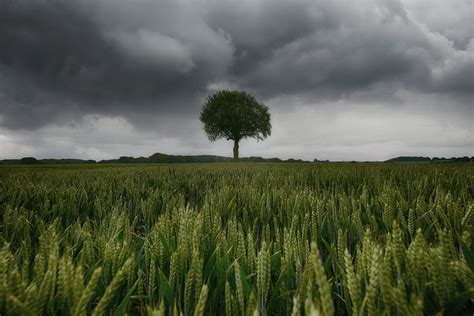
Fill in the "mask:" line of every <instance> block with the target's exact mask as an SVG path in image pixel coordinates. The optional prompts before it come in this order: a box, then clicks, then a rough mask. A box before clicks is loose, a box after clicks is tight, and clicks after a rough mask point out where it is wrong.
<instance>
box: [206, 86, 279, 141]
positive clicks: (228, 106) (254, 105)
mask: <svg viewBox="0 0 474 316" xmlns="http://www.w3.org/2000/svg"><path fill="white" fill-rule="evenodd" d="M200 119H201V122H202V123H203V124H204V130H205V131H206V133H207V135H208V137H209V140H210V141H215V140H216V139H219V138H225V139H227V140H230V139H231V140H235V141H237V142H238V141H239V140H241V139H243V138H246V137H254V138H257V139H264V138H266V137H267V136H269V135H270V133H271V128H272V126H271V124H270V113H268V107H266V106H265V105H264V104H262V103H259V102H258V101H257V100H256V99H255V97H253V96H252V95H250V94H249V93H247V92H244V91H228V90H222V91H218V92H216V93H214V94H213V95H211V96H209V97H208V99H207V102H206V104H205V105H204V107H203V109H202V112H201V116H200Z"/></svg>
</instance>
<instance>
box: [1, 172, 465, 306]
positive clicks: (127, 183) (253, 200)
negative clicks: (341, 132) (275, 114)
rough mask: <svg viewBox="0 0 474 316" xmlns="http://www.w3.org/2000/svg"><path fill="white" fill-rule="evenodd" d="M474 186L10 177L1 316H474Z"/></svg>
mask: <svg viewBox="0 0 474 316" xmlns="http://www.w3.org/2000/svg"><path fill="white" fill-rule="evenodd" d="M473 171H474V170H473V166H472V165H471V164H456V165H454V164H436V165H423V164H416V165H414V164H403V165H388V164H306V165H301V164H284V165H283V164H238V165H233V164H212V165H205V164H200V165H146V166H144V165H133V166H123V165H122V166H116V165H106V166H52V167H51V166H49V167H47V166H45V167H42V166H31V167H25V166H16V167H13V166H12V167H9V166H3V167H0V225H1V226H0V247H1V249H0V314H1V315H41V314H43V315H44V314H57V315H89V314H94V315H104V314H105V315H122V314H149V315H180V314H184V315H220V314H223V313H225V314H227V315H240V314H245V315H248V314H253V315H259V314H261V315H265V314H268V315H274V314H278V315H281V314H283V315H290V314H291V315H302V314H314V315H319V314H320V315H331V314H337V315H392V314H400V315H423V314H436V313H440V312H441V313H454V314H462V313H468V312H469V311H471V312H472V309H473V308H474V306H473V304H474V301H473V299H472V298H473V295H474V273H473V270H472V268H473V262H474V259H473V258H474V250H473V249H474V241H473V236H474V233H473V232H474V210H473V207H474V202H473V200H474V199H473V194H474V191H473V190H472V188H473V187H474V186H473V184H474V183H473V182H474V181H473V180H474V173H473Z"/></svg>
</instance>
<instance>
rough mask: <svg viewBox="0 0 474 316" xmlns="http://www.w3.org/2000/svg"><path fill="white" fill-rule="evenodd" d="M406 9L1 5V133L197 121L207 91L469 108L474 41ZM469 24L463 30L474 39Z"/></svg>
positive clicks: (325, 2) (325, 4)
mask: <svg viewBox="0 0 474 316" xmlns="http://www.w3.org/2000/svg"><path fill="white" fill-rule="evenodd" d="M407 6H409V5H408V4H407V3H404V2H400V1H397V0H384V1H374V0H362V1H358V2H353V1H343V0H341V1H329V0H317V1H309V0H308V1H304V0H298V1H269V0H264V1H238V2H237V1H190V2H187V1H174V0H173V1H160V0H137V1H126V0H116V1H112V0H95V1H93V0H71V1H64V0H0V47H1V49H0V120H1V121H0V124H2V125H3V126H5V127H7V128H9V129H18V128H26V129H34V128H38V127H41V126H45V125H47V124H49V123H58V124H61V123H67V122H70V121H71V120H73V121H77V120H80V119H81V117H83V116H84V115H88V114H98V115H108V116H123V117H126V118H127V119H129V120H131V121H132V122H135V124H136V125H139V124H138V122H140V124H148V123H146V122H147V120H144V118H147V117H152V116H156V115H159V116H160V115H163V116H166V115H176V114H181V115H183V116H190V115H196V113H197V112H198V111H199V106H200V103H201V102H202V101H203V98H204V96H205V95H206V94H207V93H208V90H207V89H209V87H216V86H217V87H220V86H226V85H227V86H234V87H237V88H243V89H248V90H250V91H252V92H253V93H255V94H256V95H257V96H259V97H262V98H265V99H266V100H270V99H272V98H275V97H279V96H295V97H299V96H300V97H302V98H306V99H310V100H318V99H321V98H324V99H328V100H336V101H337V100H339V99H341V98H346V97H347V96H348V95H353V96H356V97H358V98H364V99H366V100H367V101H373V100H376V101H379V100H389V99H396V93H397V91H399V90H400V89H408V90H410V91H414V92H419V93H439V94H448V95H452V97H453V98H455V99H456V100H458V103H459V102H461V103H463V102H464V101H463V100H465V102H466V104H467V102H469V100H471V99H472V87H473V86H474V60H473V58H474V57H473V56H474V40H473V39H472V37H471V38H469V36H470V35H469V34H470V33H469V32H463V31H459V32H454V31H452V30H451V31H450V30H447V29H446V28H443V25H444V24H443V23H437V24H436V23H433V22H432V20H433V19H430V20H429V21H419V19H418V20H417V19H416V17H417V16H419V8H418V6H416V7H414V8H413V10H411V11H410V10H409V9H407ZM460 10H463V9H462V8H461V9H460ZM453 16H454V14H453ZM451 19H454V18H451ZM462 21H466V19H463V20H462ZM462 21H461V22H459V23H457V22H456V23H457V24H456V23H455V25H463V26H465V27H466V28H468V27H469V23H468V22H462ZM453 23H454V22H453ZM463 23H464V24H463ZM431 28H434V29H435V30H436V31H431ZM442 30H444V32H443V31H442ZM459 100H461V101H459Z"/></svg>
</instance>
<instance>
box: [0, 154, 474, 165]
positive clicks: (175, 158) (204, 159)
mask: <svg viewBox="0 0 474 316" xmlns="http://www.w3.org/2000/svg"><path fill="white" fill-rule="evenodd" d="M231 161H233V159H232V158H231V157H223V156H214V155H195V156H191V155H184V156H183V155H167V154H162V153H155V154H153V155H151V156H150V157H138V158H134V157H128V156H122V157H120V158H118V159H108V160H99V161H96V160H92V159H90V160H83V159H36V158H34V157H24V158H21V159H4V160H0V164H24V165H36V164H41V165H48V164H51V165H52V164H110V163H211V162H231ZM239 161H240V162H281V163H309V162H310V161H307V160H302V159H293V158H290V159H286V160H284V159H280V158H262V157H241V158H239ZM312 162H314V163H326V162H357V161H329V160H318V159H314V160H313V161H312ZM365 162H368V161H365ZM385 162H392V163H406V162H420V163H447V162H474V157H467V156H465V157H452V158H438V157H433V158H429V157H417V156H402V157H397V158H392V159H389V160H386V161H385Z"/></svg>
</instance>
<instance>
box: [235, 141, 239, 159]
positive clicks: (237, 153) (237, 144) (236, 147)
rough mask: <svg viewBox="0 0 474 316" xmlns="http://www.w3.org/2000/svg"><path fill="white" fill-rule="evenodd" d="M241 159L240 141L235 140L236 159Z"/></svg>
mask: <svg viewBox="0 0 474 316" xmlns="http://www.w3.org/2000/svg"><path fill="white" fill-rule="evenodd" d="M238 160H239V141H238V140H234V161H238Z"/></svg>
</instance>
